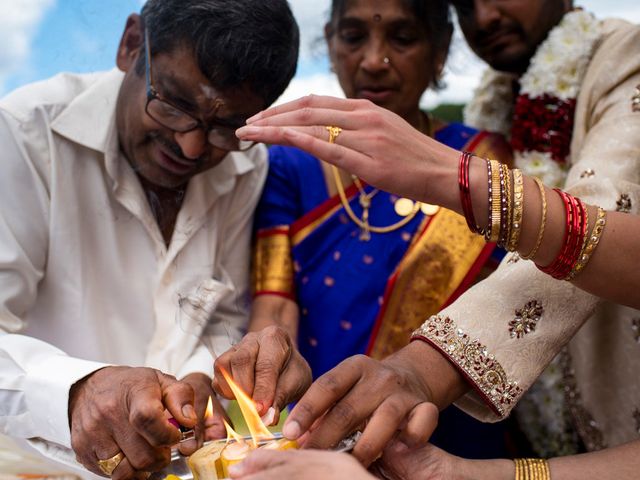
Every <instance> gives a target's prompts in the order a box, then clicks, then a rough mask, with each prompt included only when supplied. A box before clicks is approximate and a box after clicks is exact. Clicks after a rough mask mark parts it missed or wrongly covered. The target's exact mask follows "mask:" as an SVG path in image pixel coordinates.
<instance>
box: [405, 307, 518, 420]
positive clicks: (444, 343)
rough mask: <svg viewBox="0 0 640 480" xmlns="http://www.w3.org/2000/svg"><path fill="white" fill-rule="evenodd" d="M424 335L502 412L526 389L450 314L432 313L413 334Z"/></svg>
mask: <svg viewBox="0 0 640 480" xmlns="http://www.w3.org/2000/svg"><path fill="white" fill-rule="evenodd" d="M411 338H412V340H416V339H424V340H427V341H428V342H429V343H431V344H432V345H433V346H435V347H436V348H438V349H439V350H440V351H441V352H442V353H444V354H445V355H446V356H447V357H449V358H450V359H451V361H453V362H454V363H455V364H456V365H457V366H458V368H460V369H461V370H462V372H463V373H464V375H465V376H466V377H467V378H468V379H469V380H471V381H472V382H473V384H474V385H475V386H476V387H477V388H478V389H479V390H480V392H479V393H480V394H481V395H482V397H484V399H485V401H488V402H490V404H491V406H492V407H493V409H494V410H495V411H496V413H498V414H499V415H500V416H504V415H506V413H507V412H508V411H509V410H510V409H511V407H512V406H513V405H515V404H516V402H517V401H518V399H519V398H520V396H521V395H522V393H523V391H522V388H520V387H519V386H518V383H517V382H515V381H511V380H509V378H508V377H507V374H506V372H505V371H504V368H502V365H500V363H499V362H498V361H497V360H496V359H495V357H494V356H493V355H490V354H489V352H488V351H487V348H486V346H484V345H483V344H482V343H480V341H479V340H472V339H471V337H469V335H467V334H466V333H464V332H463V331H462V330H461V329H459V328H458V327H457V326H456V324H455V322H454V321H453V320H451V319H450V318H449V317H441V316H439V315H433V316H432V317H431V318H429V319H428V320H427V321H426V322H425V323H424V324H423V325H422V326H421V327H420V328H418V329H417V330H416V331H415V332H413V335H412V336H411Z"/></svg>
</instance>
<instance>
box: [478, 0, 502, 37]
mask: <svg viewBox="0 0 640 480" xmlns="http://www.w3.org/2000/svg"><path fill="white" fill-rule="evenodd" d="M474 15H475V23H476V27H477V29H478V30H487V29H490V28H491V27H493V26H494V25H495V24H496V23H497V22H499V21H500V16H501V13H500V9H499V8H498V6H497V5H496V2H495V1H494V0H475V2H474Z"/></svg>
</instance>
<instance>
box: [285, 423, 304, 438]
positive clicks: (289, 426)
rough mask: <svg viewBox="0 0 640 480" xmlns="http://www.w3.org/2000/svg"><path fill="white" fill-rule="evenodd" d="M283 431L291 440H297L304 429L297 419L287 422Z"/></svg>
mask: <svg viewBox="0 0 640 480" xmlns="http://www.w3.org/2000/svg"><path fill="white" fill-rule="evenodd" d="M282 433H283V435H284V436H285V437H287V438H288V439H289V440H295V439H296V438H298V437H299V436H300V434H301V433H302V429H301V428H300V424H299V423H298V422H296V421H295V420H291V421H290V422H287V423H285V425H284V428H283V429H282Z"/></svg>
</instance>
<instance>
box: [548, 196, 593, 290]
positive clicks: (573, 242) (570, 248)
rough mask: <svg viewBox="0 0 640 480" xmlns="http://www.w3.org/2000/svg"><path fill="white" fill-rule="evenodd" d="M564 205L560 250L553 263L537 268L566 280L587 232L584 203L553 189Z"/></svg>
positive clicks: (578, 256)
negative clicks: (563, 226)
mask: <svg viewBox="0 0 640 480" xmlns="http://www.w3.org/2000/svg"><path fill="white" fill-rule="evenodd" d="M554 191H555V192H557V193H558V194H559V195H560V197H561V198H562V201H563V203H564V205H565V212H566V229H565V234H564V239H563V242H562V248H561V249H560V253H559V254H558V256H557V257H556V258H555V260H554V261H553V262H551V264H550V265H549V266H547V267H540V266H539V265H538V268H539V269H540V270H541V271H543V272H544V273H547V274H549V275H551V276H552V277H554V278H557V279H564V278H566V277H567V276H568V275H569V273H570V272H571V270H573V268H574V267H575V265H576V263H577V262H578V260H579V258H580V253H581V250H582V245H583V243H584V238H585V235H586V231H587V227H588V226H587V222H586V217H587V214H586V208H585V205H584V203H583V202H582V201H581V200H580V199H577V198H575V197H573V196H571V195H569V194H568V193H565V192H563V191H561V190H559V189H555V190H554Z"/></svg>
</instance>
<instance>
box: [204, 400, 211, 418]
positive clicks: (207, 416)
mask: <svg viewBox="0 0 640 480" xmlns="http://www.w3.org/2000/svg"><path fill="white" fill-rule="evenodd" d="M211 417H213V401H212V400H211V395H209V400H208V401H207V409H206V410H205V411H204V418H211Z"/></svg>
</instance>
